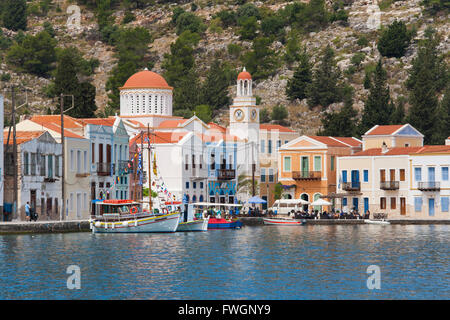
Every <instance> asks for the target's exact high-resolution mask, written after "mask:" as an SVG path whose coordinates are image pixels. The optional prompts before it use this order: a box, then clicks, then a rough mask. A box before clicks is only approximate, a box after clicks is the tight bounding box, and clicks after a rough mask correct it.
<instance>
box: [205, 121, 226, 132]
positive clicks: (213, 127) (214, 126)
mask: <svg viewBox="0 0 450 320" xmlns="http://www.w3.org/2000/svg"><path fill="white" fill-rule="evenodd" d="M208 125H209V128H210V130H214V131H220V132H222V133H225V132H227V128H225V127H222V126H221V125H218V124H217V123H214V122H210V123H208Z"/></svg>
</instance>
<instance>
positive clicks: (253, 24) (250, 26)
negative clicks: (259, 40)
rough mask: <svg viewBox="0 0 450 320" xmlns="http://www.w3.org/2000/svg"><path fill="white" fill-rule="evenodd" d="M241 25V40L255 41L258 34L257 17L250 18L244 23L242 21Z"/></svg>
mask: <svg viewBox="0 0 450 320" xmlns="http://www.w3.org/2000/svg"><path fill="white" fill-rule="evenodd" d="M239 24H240V25H241V29H240V30H239V35H240V36H241V40H253V39H255V38H256V35H257V34H256V32H257V31H258V22H257V20H256V17H249V18H247V19H245V20H243V21H242V20H241V22H240V23H239Z"/></svg>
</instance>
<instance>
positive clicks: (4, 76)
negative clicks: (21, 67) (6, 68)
mask: <svg viewBox="0 0 450 320" xmlns="http://www.w3.org/2000/svg"><path fill="white" fill-rule="evenodd" d="M9 80H11V75H10V74H9V73H2V75H1V77H0V81H4V82H8V81H9Z"/></svg>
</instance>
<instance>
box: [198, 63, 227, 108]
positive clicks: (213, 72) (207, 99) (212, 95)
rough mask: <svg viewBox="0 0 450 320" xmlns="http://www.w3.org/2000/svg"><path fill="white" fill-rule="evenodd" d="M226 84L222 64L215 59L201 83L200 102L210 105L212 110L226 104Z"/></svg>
mask: <svg viewBox="0 0 450 320" xmlns="http://www.w3.org/2000/svg"><path fill="white" fill-rule="evenodd" d="M228 84H229V82H228V79H227V77H226V74H225V70H224V67H223V64H222V63H221V62H220V61H219V60H217V59H216V60H214V61H213V63H212V65H211V67H210V68H209V71H208V72H207V74H206V79H205V81H204V83H203V85H202V90H201V98H200V100H201V103H203V104H206V105H208V106H210V107H211V108H212V110H218V109H220V108H222V107H225V106H228V105H229V104H230V96H229V95H228Z"/></svg>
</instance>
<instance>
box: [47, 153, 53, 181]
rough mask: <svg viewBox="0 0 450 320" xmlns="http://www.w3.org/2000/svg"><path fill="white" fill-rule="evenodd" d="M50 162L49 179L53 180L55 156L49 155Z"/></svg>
mask: <svg viewBox="0 0 450 320" xmlns="http://www.w3.org/2000/svg"><path fill="white" fill-rule="evenodd" d="M47 161H48V176H47V177H48V178H53V155H51V154H49V155H48V157H47Z"/></svg>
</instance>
